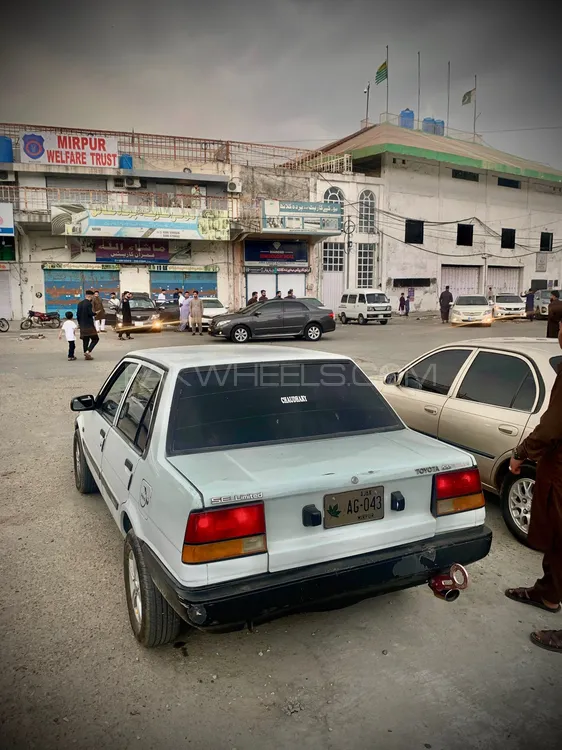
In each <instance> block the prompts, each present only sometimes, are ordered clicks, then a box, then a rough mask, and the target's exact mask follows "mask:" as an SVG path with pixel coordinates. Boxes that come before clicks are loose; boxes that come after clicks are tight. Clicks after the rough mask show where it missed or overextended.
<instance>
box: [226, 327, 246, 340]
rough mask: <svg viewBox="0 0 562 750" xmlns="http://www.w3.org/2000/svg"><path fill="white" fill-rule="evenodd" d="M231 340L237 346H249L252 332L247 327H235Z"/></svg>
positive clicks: (231, 333)
mask: <svg viewBox="0 0 562 750" xmlns="http://www.w3.org/2000/svg"><path fill="white" fill-rule="evenodd" d="M230 340H231V341H233V342H234V343H235V344H247V343H248V341H249V340H250V331H249V330H248V329H247V328H246V326H234V328H233V329H232V331H231V332H230Z"/></svg>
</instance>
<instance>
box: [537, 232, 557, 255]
mask: <svg viewBox="0 0 562 750" xmlns="http://www.w3.org/2000/svg"><path fill="white" fill-rule="evenodd" d="M553 241H554V235H553V234H552V232H541V245H540V248H541V253H551V252H552V243H553Z"/></svg>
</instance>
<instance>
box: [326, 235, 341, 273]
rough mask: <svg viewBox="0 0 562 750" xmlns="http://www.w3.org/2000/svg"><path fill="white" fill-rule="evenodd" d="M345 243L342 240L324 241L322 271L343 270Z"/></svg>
mask: <svg viewBox="0 0 562 750" xmlns="http://www.w3.org/2000/svg"><path fill="white" fill-rule="evenodd" d="M344 255H345V245H344V243H343V242H325V243H324V246H323V257H322V268H323V270H324V271H343V263H344Z"/></svg>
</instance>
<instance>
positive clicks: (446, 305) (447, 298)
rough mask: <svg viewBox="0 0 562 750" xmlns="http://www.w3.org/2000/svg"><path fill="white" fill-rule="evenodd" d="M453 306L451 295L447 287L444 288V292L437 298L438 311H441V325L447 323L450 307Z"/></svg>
mask: <svg viewBox="0 0 562 750" xmlns="http://www.w3.org/2000/svg"><path fill="white" fill-rule="evenodd" d="M452 304H453V295H452V294H451V292H450V290H449V287H448V286H446V287H445V291H444V292H441V296H440V297H439V310H440V311H441V323H448V322H449V314H450V312H451V305H452Z"/></svg>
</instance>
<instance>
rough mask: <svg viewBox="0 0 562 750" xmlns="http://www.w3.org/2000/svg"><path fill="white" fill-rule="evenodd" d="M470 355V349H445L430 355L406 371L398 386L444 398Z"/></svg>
mask: <svg viewBox="0 0 562 750" xmlns="http://www.w3.org/2000/svg"><path fill="white" fill-rule="evenodd" d="M471 353H472V352H471V350H470V349H445V350H444V351H441V352H435V354H430V355H429V357H425V359H422V360H421V361H420V362H418V363H417V364H415V365H414V366H413V367H411V368H410V369H409V370H406V372H405V373H404V377H403V378H402V382H401V384H400V385H401V386H402V387H403V388H415V389H417V390H420V391H426V392H427V393H438V394H440V395H441V396H446V395H447V394H448V393H449V389H450V388H451V386H452V385H453V382H454V380H455V378H456V377H457V375H458V374H459V371H460V369H461V367H462V366H463V365H464V363H465V362H466V360H467V359H468V357H469V356H470V354H471Z"/></svg>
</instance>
